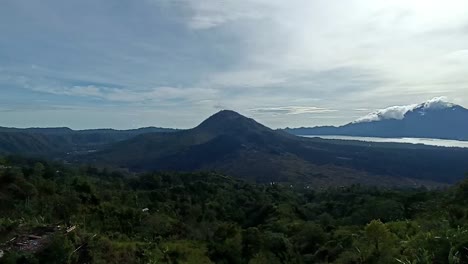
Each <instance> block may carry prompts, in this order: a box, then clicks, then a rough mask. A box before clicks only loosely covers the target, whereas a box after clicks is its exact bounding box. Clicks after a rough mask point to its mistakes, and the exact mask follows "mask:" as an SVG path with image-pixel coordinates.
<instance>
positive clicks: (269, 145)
mask: <svg viewBox="0 0 468 264" xmlns="http://www.w3.org/2000/svg"><path fill="white" fill-rule="evenodd" d="M6 154H20V155H28V156H36V157H47V158H53V159H58V160H64V161H67V162H71V163H92V164H95V165H97V166H100V167H110V168H123V169H128V170H131V171H199V170H208V171H210V170H213V171H218V172H222V173H225V174H228V175H232V176H236V177H239V178H243V179H246V180H249V181H252V182H261V183H265V182H267V183H268V182H291V183H304V184H307V185H311V186H313V187H324V186H341V185H350V184H367V185H380V186H382V185H383V186H419V185H426V186H440V185H444V184H447V183H453V182H455V181H458V180H460V179H461V178H463V177H464V174H465V173H466V172H468V163H467V162H466V161H467V160H468V149H462V148H439V147H430V146H421V145H412V144H395V143H367V142H358V141H340V140H324V139H319V138H304V137H297V136H294V135H291V134H289V133H286V132H284V131H281V130H272V129H270V128H268V127H265V126H264V125H262V124H259V123H257V122H256V121H255V120H253V119H250V118H247V117H245V116H242V115H240V114H238V113H236V112H233V111H228V110H224V111H221V112H219V113H217V114H215V115H213V116H211V117H209V118H208V119H206V120H205V121H203V122H202V123H201V124H200V125H198V126H197V127H195V128H192V129H187V130H172V129H162V128H143V129H137V130H125V131H119V130H108V129H102V130H85V131H74V130H71V129H67V128H51V129H37V128H32V129H14V128H0V155H6Z"/></svg>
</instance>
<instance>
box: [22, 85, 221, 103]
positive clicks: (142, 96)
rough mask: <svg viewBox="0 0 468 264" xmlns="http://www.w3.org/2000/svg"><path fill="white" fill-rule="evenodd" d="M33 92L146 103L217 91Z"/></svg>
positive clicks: (102, 89) (93, 88)
mask: <svg viewBox="0 0 468 264" xmlns="http://www.w3.org/2000/svg"><path fill="white" fill-rule="evenodd" d="M31 89H32V90H34V91H38V92H43V93H51V94H55V95H67V96H80V97H90V98H97V99H103V100H108V101H113V102H126V103H131V102H145V101H166V100H185V101H196V100H202V99H203V100H207V98H209V97H210V96H213V95H214V94H215V93H216V91H214V90H211V89H202V88H188V89H180V88H174V87H157V88H151V89H142V90H134V89H125V88H109V87H97V86H94V85H89V86H72V87H41V86H38V87H31Z"/></svg>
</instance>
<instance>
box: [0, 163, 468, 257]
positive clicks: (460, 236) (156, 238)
mask: <svg viewBox="0 0 468 264" xmlns="http://www.w3.org/2000/svg"><path fill="white" fill-rule="evenodd" d="M467 202H468V181H464V182H462V183H460V184H459V185H457V186H455V187H453V188H451V189H448V190H438V191H437V190H426V189H406V190H390V189H378V188H371V187H361V186H351V187H342V188H331V189H326V190H312V188H310V189H309V188H307V187H306V186H290V185H279V184H265V185H254V184H249V183H246V182H243V181H240V180H236V179H233V178H230V177H227V176H223V175H219V174H215V173H185V174H180V173H177V174H176V173H145V174H141V175H130V174H127V173H122V172H115V171H114V172H111V171H107V170H100V169H96V168H93V167H69V166H64V165H61V164H53V163H49V162H44V161H42V162H37V161H33V160H25V159H20V158H12V157H9V158H3V159H2V160H1V161H0V243H4V244H0V249H3V250H4V251H5V255H4V256H3V258H1V259H0V263H197V264H198V263H405V264H406V263H408V264H410V263H411V264H413V263H468V219H467V218H468V208H467V207H466V203H467ZM58 225H60V226H66V227H69V226H76V229H75V230H73V231H71V232H69V233H66V232H64V231H63V230H60V231H54V232H51V233H50V234H49V235H48V236H47V239H43V240H39V241H40V242H41V243H43V247H41V248H40V249H36V250H25V249H21V248H18V247H15V246H14V245H12V243H14V241H13V242H8V241H10V240H11V239H12V238H14V237H24V236H25V235H28V234H37V233H35V232H37V230H41V228H42V229H44V228H47V227H56V226H58Z"/></svg>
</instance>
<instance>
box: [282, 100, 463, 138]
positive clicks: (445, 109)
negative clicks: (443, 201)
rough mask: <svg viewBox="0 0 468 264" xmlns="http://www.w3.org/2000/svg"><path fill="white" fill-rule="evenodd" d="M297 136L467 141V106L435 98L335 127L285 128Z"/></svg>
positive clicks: (373, 114) (393, 108) (386, 110)
mask: <svg viewBox="0 0 468 264" xmlns="http://www.w3.org/2000/svg"><path fill="white" fill-rule="evenodd" d="M285 131H286V132H289V133H291V134H295V135H343V136H366V137H418V138H440V139H454V140H468V109H465V108H463V107H462V106H459V105H455V104H452V103H449V102H445V101H444V100H443V99H441V98H434V99H432V100H429V101H427V102H424V103H421V104H419V105H410V106H394V107H389V108H386V109H382V110H378V111H376V112H373V113H370V114H369V115H367V116H364V117H362V118H360V119H358V120H356V121H354V122H352V123H349V124H346V125H343V126H339V127H334V126H324V127H311V128H307V127H302V128H289V129H285Z"/></svg>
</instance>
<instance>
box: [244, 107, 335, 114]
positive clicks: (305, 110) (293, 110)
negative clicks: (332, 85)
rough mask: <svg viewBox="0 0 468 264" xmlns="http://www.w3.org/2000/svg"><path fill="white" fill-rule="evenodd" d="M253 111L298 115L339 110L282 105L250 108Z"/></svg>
mask: <svg viewBox="0 0 468 264" xmlns="http://www.w3.org/2000/svg"><path fill="white" fill-rule="evenodd" d="M250 111H251V112H256V113H273V114H287V115H298V114H322V113H331V112H337V110H334V109H327V108H321V107H315V106H282V107H260V108H254V109H250Z"/></svg>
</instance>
